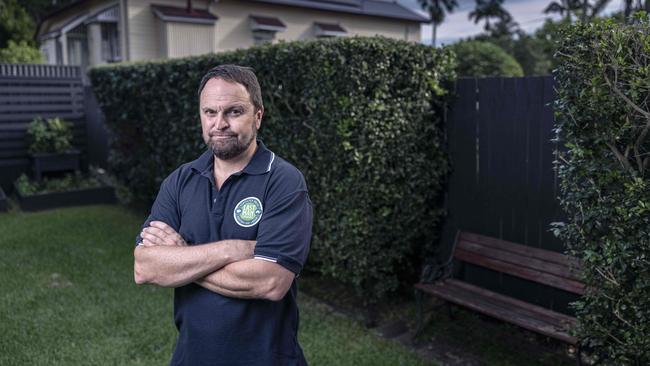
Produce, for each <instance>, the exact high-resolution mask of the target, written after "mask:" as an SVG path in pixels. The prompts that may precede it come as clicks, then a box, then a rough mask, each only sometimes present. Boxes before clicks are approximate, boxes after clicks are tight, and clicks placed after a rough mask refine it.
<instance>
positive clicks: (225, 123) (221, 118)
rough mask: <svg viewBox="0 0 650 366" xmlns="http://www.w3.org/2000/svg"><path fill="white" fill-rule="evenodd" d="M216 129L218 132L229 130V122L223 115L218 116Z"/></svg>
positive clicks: (215, 123)
mask: <svg viewBox="0 0 650 366" xmlns="http://www.w3.org/2000/svg"><path fill="white" fill-rule="evenodd" d="M214 128H216V129H217V130H223V129H226V128H228V121H226V119H225V118H224V115H223V113H219V114H217V116H216V117H215V121H214Z"/></svg>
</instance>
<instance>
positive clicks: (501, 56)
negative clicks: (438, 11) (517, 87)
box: [448, 41, 524, 77]
mask: <svg viewBox="0 0 650 366" xmlns="http://www.w3.org/2000/svg"><path fill="white" fill-rule="evenodd" d="M448 47H449V48H450V49H451V50H452V51H453V52H454V53H455V54H456V59H457V60H458V61H457V62H458V66H457V68H456V73H457V74H458V75H459V76H478V77H485V76H524V72H523V70H522V69H521V66H520V65H519V63H518V62H517V60H515V59H514V58H513V57H512V56H510V55H508V54H507V53H506V52H505V51H504V50H503V49H501V48H500V47H499V46H497V45H495V44H493V43H491V42H482V41H461V42H458V43H455V44H452V45H450V46H448Z"/></svg>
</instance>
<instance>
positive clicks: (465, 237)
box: [458, 232, 581, 272]
mask: <svg viewBox="0 0 650 366" xmlns="http://www.w3.org/2000/svg"><path fill="white" fill-rule="evenodd" d="M458 240H459V242H462V241H469V242H473V243H478V244H482V245H484V246H488V247H493V248H498V249H501V250H505V251H510V252H515V253H519V254H522V255H525V256H528V257H533V258H537V259H541V260H544V261H547V262H553V263H557V264H560V265H562V266H566V267H571V268H575V269H576V271H577V272H580V270H581V264H580V261H579V260H578V259H577V258H573V257H570V256H567V255H564V254H562V253H557V252H552V251H550V250H544V249H539V248H533V247H529V246H527V245H521V244H517V243H513V242H510V241H506V240H501V239H497V238H492V237H488V236H484V235H479V234H474V233H469V232H461V233H460V235H459V238H458Z"/></svg>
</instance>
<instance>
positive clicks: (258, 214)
mask: <svg viewBox="0 0 650 366" xmlns="http://www.w3.org/2000/svg"><path fill="white" fill-rule="evenodd" d="M262 211H263V209H262V202H260V200H259V198H257V197H248V198H244V199H243V200H241V201H239V203H238V204H237V206H235V210H234V211H233V216H234V217H235V221H236V222H237V225H239V226H242V227H251V226H253V225H255V224H257V223H258V222H259V221H260V219H261V218H262Z"/></svg>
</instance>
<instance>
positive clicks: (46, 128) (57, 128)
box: [27, 117, 73, 153]
mask: <svg viewBox="0 0 650 366" xmlns="http://www.w3.org/2000/svg"><path fill="white" fill-rule="evenodd" d="M27 136H28V138H29V140H30V144H29V152H31V153H63V152H66V151H68V150H70V149H71V148H72V138H73V134H72V123H70V122H66V121H64V120H62V119H60V118H51V119H47V120H44V119H42V118H40V117H37V118H35V119H34V120H33V121H32V123H30V124H29V128H28V129H27Z"/></svg>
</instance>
